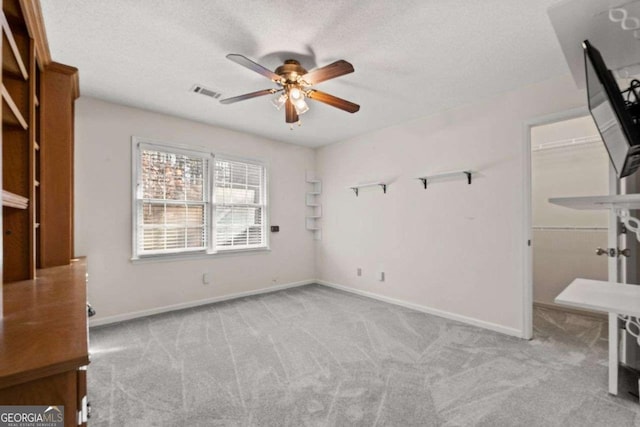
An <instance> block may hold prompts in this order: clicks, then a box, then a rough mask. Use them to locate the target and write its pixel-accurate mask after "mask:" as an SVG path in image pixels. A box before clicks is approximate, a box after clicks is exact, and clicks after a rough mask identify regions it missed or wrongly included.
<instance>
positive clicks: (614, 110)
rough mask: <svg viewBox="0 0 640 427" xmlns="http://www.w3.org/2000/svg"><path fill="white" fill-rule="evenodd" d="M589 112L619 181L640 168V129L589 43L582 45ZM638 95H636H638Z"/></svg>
mask: <svg viewBox="0 0 640 427" xmlns="http://www.w3.org/2000/svg"><path fill="white" fill-rule="evenodd" d="M582 47H583V48H584V64H585V74H586V79H587V98H588V102H589V111H590V112H591V116H592V117H593V120H594V121H595V123H596V126H597V127H598V131H599V132H600V136H601V137H602V141H603V142H604V145H605V147H606V148H607V151H608V152H609V158H610V159H611V163H612V164H613V167H614V168H615V170H616V173H617V175H618V178H623V177H625V176H628V175H631V174H632V173H634V172H635V171H636V170H637V169H638V167H640V129H638V124H637V123H636V118H635V117H634V116H633V115H632V114H631V113H630V107H631V104H632V103H636V104H637V100H633V101H632V102H630V101H629V100H625V99H624V97H623V95H622V92H621V91H620V88H619V87H618V84H617V83H616V80H615V78H614V77H613V74H612V73H611V71H610V70H609V69H607V67H606V65H605V63H604V60H603V59H602V55H600V52H599V51H598V50H597V49H596V48H594V47H593V46H592V45H591V44H590V43H589V41H588V40H585V41H584V42H583V43H582ZM634 93H635V91H634ZM636 106H637V105H636Z"/></svg>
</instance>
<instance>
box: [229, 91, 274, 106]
mask: <svg viewBox="0 0 640 427" xmlns="http://www.w3.org/2000/svg"><path fill="white" fill-rule="evenodd" d="M276 92H280V91H279V90H277V89H264V90H259V91H257V92H251V93H245V94H244V95H239V96H234V97H233V98H225V99H221V100H220V103H221V104H233V103H234V102H238V101H244V100H245V99H251V98H255V97H258V96H264V95H270V94H272V93H276Z"/></svg>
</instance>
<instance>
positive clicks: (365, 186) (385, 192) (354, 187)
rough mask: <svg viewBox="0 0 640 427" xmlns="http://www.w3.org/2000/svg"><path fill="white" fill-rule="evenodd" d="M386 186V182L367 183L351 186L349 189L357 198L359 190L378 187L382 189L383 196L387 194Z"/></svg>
mask: <svg viewBox="0 0 640 427" xmlns="http://www.w3.org/2000/svg"><path fill="white" fill-rule="evenodd" d="M387 185H388V184H387V183H386V182H369V183H367V184H358V185H352V186H350V187H349V189H350V190H353V192H354V193H355V194H356V197H358V194H359V193H360V189H361V188H367V187H380V188H382V192H383V193H384V194H387Z"/></svg>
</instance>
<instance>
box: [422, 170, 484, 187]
mask: <svg viewBox="0 0 640 427" xmlns="http://www.w3.org/2000/svg"><path fill="white" fill-rule="evenodd" d="M472 175H473V171H471V170H459V171H449V172H442V173H436V174H433V175H425V176H419V177H417V179H419V180H420V181H422V185H423V186H424V188H425V190H426V189H427V183H428V182H431V181H433V180H437V179H442V178H452V177H456V176H460V177H463V176H465V177H466V178H467V183H468V184H471V177H472Z"/></svg>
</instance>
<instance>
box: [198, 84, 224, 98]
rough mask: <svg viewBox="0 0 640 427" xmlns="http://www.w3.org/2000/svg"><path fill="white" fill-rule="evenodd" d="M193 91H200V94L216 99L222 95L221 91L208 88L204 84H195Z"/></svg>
mask: <svg viewBox="0 0 640 427" xmlns="http://www.w3.org/2000/svg"><path fill="white" fill-rule="evenodd" d="M191 92H195V93H199V94H200V95H205V96H208V97H210V98H215V99H218V98H220V95H221V93H219V92H216V91H215V90H211V89H208V88H206V87H204V86H202V85H193V86H192V87H191Z"/></svg>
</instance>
